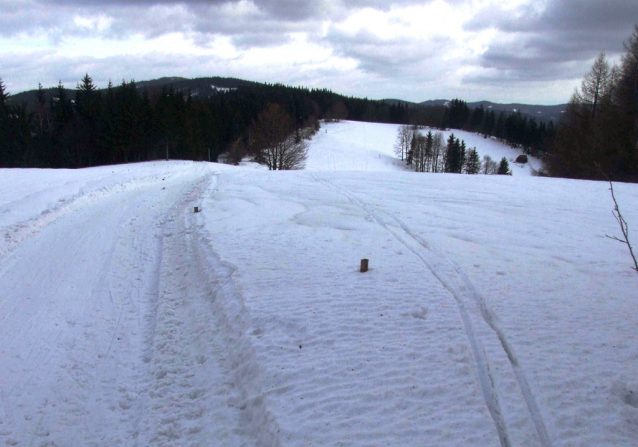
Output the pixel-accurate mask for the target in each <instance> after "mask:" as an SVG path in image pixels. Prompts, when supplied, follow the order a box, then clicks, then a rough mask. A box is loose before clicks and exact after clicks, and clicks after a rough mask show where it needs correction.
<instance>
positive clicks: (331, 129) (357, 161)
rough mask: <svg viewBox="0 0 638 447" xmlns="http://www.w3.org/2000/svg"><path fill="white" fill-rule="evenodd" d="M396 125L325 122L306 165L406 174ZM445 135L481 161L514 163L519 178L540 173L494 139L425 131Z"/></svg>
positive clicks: (537, 162) (320, 168)
mask: <svg viewBox="0 0 638 447" xmlns="http://www.w3.org/2000/svg"><path fill="white" fill-rule="evenodd" d="M398 128H399V126H398V125H396V124H376V123H362V122H357V121H341V122H338V123H323V124H322V127H321V130H320V131H319V133H318V134H317V135H315V137H314V138H313V141H312V143H311V146H312V147H311V150H310V154H309V157H308V161H307V163H306V169H307V170H311V171H374V172H396V171H397V170H399V171H406V170H408V168H407V167H406V165H405V163H404V162H402V161H401V160H399V159H397V156H396V155H395V154H394V149H393V148H394V143H395V141H396V136H397V129H398ZM428 130H432V132H441V133H442V134H443V136H444V138H445V140H446V141H447V139H448V137H449V136H450V134H452V133H453V134H454V136H455V137H456V138H459V139H461V140H464V141H465V144H466V146H467V148H468V149H471V148H473V147H475V148H476V150H477V151H478V153H479V156H480V157H481V159H482V158H483V156H484V155H489V156H490V157H492V159H493V160H496V161H497V162H498V161H500V160H501V158H503V157H505V158H507V159H508V160H509V162H510V170H511V171H512V175H515V176H521V175H523V176H529V175H532V170H531V169H530V167H532V168H534V169H535V170H537V171H538V170H539V169H540V167H541V162H540V160H538V159H536V158H533V157H529V163H528V164H523V165H521V164H515V163H514V160H516V157H517V156H518V155H520V154H521V153H522V152H521V151H520V150H516V149H512V148H511V147H509V146H507V145H505V144H503V143H500V142H498V141H496V140H495V139H492V138H483V137H482V136H480V135H477V134H474V133H471V132H466V131H463V130H457V129H452V130H445V131H439V130H437V129H429V128H426V129H422V130H420V132H421V133H422V134H425V133H427V132H428Z"/></svg>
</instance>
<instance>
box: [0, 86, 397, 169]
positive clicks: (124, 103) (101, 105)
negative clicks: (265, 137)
mask: <svg viewBox="0 0 638 447" xmlns="http://www.w3.org/2000/svg"><path fill="white" fill-rule="evenodd" d="M35 96H36V100H35V104H28V103H21V104H16V103H15V102H14V101H12V100H11V97H10V95H9V93H8V92H7V91H6V88H5V85H4V83H3V82H2V80H1V79H0V167H48V168H83V167H90V166H97V165H104V164H118V163H128V162H133V161H146V160H155V159H162V158H173V159H189V160H211V161H215V160H217V157H218V156H219V155H220V154H221V153H224V152H227V151H230V152H231V154H234V155H235V156H240V155H241V154H245V153H250V152H254V153H255V155H257V152H259V150H261V148H260V147H259V141H260V139H259V138H256V135H255V126H256V124H257V119H258V117H259V115H260V113H262V112H264V111H266V110H267V108H268V107H269V105H271V104H277V105H279V107H280V108H281V111H282V113H284V115H285V116H286V117H289V120H288V119H287V122H288V124H289V125H288V127H289V128H288V129H287V132H289V133H298V132H300V131H301V130H303V129H309V128H316V126H317V121H318V120H319V119H326V120H338V119H345V118H349V117H350V118H351V119H355V120H362V121H363V120H370V121H376V122H391V117H393V116H395V115H397V113H396V110H397V107H396V106H393V105H388V104H385V103H383V102H381V101H371V100H368V99H359V98H352V97H345V96H342V95H338V94H335V93H333V92H331V91H329V90H326V89H314V90H309V89H305V88H296V87H288V86H284V85H280V84H272V85H271V84H255V85H248V86H241V87H240V88H237V89H228V90H224V91H221V92H219V93H217V94H215V95H212V96H210V97H208V98H198V97H197V96H196V95H193V94H192V92H190V91H182V90H177V89H174V88H173V87H172V86H171V85H166V86H163V87H161V88H157V87H151V88H146V87H144V88H139V87H138V86H137V84H136V83H135V81H130V82H126V81H122V83H121V84H120V85H118V86H114V85H112V84H111V83H109V85H108V87H107V88H106V89H103V90H99V89H98V88H97V87H96V86H95V84H94V82H93V80H92V78H91V77H90V76H89V75H88V74H86V75H85V76H84V77H83V78H82V80H81V81H80V82H79V83H78V84H77V86H76V88H75V89H67V88H66V87H65V86H64V85H63V84H62V83H61V82H60V83H59V84H58V86H57V87H56V88H54V89H44V88H43V87H42V85H41V84H40V85H39V86H38V90H37V92H36V95H35Z"/></svg>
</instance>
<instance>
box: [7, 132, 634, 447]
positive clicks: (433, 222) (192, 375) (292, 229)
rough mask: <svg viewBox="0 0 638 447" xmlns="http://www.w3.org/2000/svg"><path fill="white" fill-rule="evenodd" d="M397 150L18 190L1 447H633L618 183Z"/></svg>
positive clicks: (181, 166) (124, 172)
mask: <svg viewBox="0 0 638 447" xmlns="http://www.w3.org/2000/svg"><path fill="white" fill-rule="evenodd" d="M326 130H327V133H326ZM454 133H455V135H457V136H458V137H460V138H461V139H465V140H466V143H467V144H468V147H472V146H474V145H476V146H477V149H478V150H479V153H480V154H481V155H483V154H489V155H491V156H492V157H493V158H497V157H496V156H495V155H496V154H497V153H501V152H498V151H502V153H503V154H507V155H505V156H508V157H514V156H515V151H513V150H511V149H509V148H507V147H505V146H503V145H500V144H499V143H498V142H496V141H493V140H485V139H483V138H481V137H476V136H473V135H471V134H467V135H465V136H464V135H463V133H462V132H458V131H454ZM395 134H396V126H392V125H382V124H368V123H353V122H347V121H346V122H341V123H335V124H329V125H324V126H323V127H322V129H321V130H320V132H319V133H318V134H317V135H316V136H315V137H314V139H313V141H312V144H311V153H310V157H309V160H308V166H307V169H306V170H303V171H294V172H269V171H265V170H263V169H252V168H251V167H250V166H244V167H231V166H225V165H219V164H214V163H203V162H201V163H195V162H176V161H170V162H154V163H139V164H130V165H121V166H106V167H100V168H93V169H86V170H0V234H2V235H3V238H1V239H0V445H37V446H54V445H56V446H62V445H65V446H66V445H87V446H92V445H95V446H102V445H123V446H138V445H139V446H145V445H161V446H184V445H198V446H199V445H215V446H255V445H257V446H304V445H321V446H339V445H353V446H380V445H406V446H407V445H432V446H454V445H458V446H499V445H512V446H519V445H520V446H550V445H551V446H584V445H601V446H602V445H604V446H633V445H636V440H637V439H638V398H637V397H636V396H638V379H637V377H638V335H637V334H636V330H635V328H636V327H638V300H637V298H638V296H637V294H636V290H638V288H637V287H636V286H637V284H638V275H636V273H635V272H633V271H632V270H631V268H630V267H631V263H630V258H629V255H628V252H627V248H626V247H625V246H624V245H622V244H619V243H617V242H615V241H612V240H611V239H609V238H607V237H606V236H605V235H618V233H619V229H618V228H617V223H616V222H615V220H614V218H613V216H612V214H611V209H612V202H611V198H610V196H609V191H608V185H606V184H605V183H601V182H586V181H574V180H565V179H548V178H540V177H532V176H529V175H525V174H527V169H526V168H525V169H524V168H520V169H519V170H515V171H514V175H513V176H511V177H510V176H483V175H477V176H469V175H453V174H425V173H414V172H410V171H407V170H406V169H405V168H404V166H403V165H402V164H401V163H400V161H397V160H396V158H395V157H394V156H393V153H392V144H393V142H394V136H395ZM471 138H476V142H475V143H470V140H471ZM479 143H481V144H482V146H479ZM507 151H510V152H507ZM493 154H494V155H493ZM393 157H394V158H393ZM615 191H616V194H617V197H618V200H619V203H620V207H621V210H622V211H623V214H624V215H625V217H626V219H627V221H628V222H629V225H630V231H633V232H632V233H631V234H632V235H634V234H635V231H634V230H633V227H632V224H634V223H635V222H638V209H636V207H635V204H636V203H638V187H637V186H636V185H630V184H616V185H615ZM194 206H198V207H200V208H201V212H199V213H194V212H193V207H194ZM634 225H635V224H634ZM362 258H367V259H369V260H370V270H369V271H368V272H367V273H364V274H362V273H359V261H360V259H362Z"/></svg>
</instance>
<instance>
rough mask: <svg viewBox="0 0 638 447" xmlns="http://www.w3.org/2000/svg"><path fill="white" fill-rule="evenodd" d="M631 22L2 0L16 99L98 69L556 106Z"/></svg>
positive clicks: (331, 5)
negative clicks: (600, 53) (39, 86)
mask: <svg viewBox="0 0 638 447" xmlns="http://www.w3.org/2000/svg"><path fill="white" fill-rule="evenodd" d="M635 22H638V1H637V0H395V1H385V0H183V1H176V0H137V1H136V0H84V1H82V0H0V78H2V79H3V81H4V83H5V85H6V86H7V89H8V91H9V92H12V93H17V92H20V91H23V90H29V89H33V88H36V87H37V85H38V82H41V83H42V84H43V85H44V86H45V87H50V86H54V85H57V83H58V80H61V81H62V82H63V83H64V84H65V85H66V86H67V87H74V86H75V84H76V83H77V82H78V80H79V79H80V78H81V77H82V76H83V75H84V73H86V72H88V73H89V75H91V76H92V77H93V79H94V80H95V81H96V83H97V84H98V86H100V87H103V86H106V84H107V83H108V81H109V79H111V80H113V82H114V83H119V82H121V80H122V79H126V80H130V79H135V80H138V81H141V80H147V79H154V78H158V77H163V76H183V77H188V78H194V77H203V76H232V77H238V78H242V79H248V80H253V81H259V82H281V83H284V84H289V85H303V86H307V87H321V88H323V87H326V88H329V89H331V90H333V91H335V92H338V93H343V94H347V95H355V96H360V97H368V98H373V99H381V98H400V99H405V100H410V101H424V100H427V99H437V98H447V99H450V98H462V99H465V100H468V101H474V100H481V99H488V100H492V101H497V102H526V103H536V104H556V103H562V102H567V100H568V99H569V96H570V95H571V93H572V91H573V89H574V87H576V86H577V85H579V83H580V79H581V78H582V76H583V75H584V74H585V73H586V72H587V71H588V70H589V68H590V67H591V64H592V62H593V59H594V58H595V57H596V56H597V55H598V53H599V52H601V51H605V52H606V53H607V55H608V57H609V58H610V59H611V60H617V59H618V57H619V55H620V54H621V53H622V51H623V41H624V40H625V39H627V38H628V37H629V36H630V35H631V34H632V32H633V29H634V24H635Z"/></svg>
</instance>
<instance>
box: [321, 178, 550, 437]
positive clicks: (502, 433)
mask: <svg viewBox="0 0 638 447" xmlns="http://www.w3.org/2000/svg"><path fill="white" fill-rule="evenodd" d="M311 178H312V179H313V180H315V181H316V182H318V183H322V184H324V185H326V186H328V187H330V188H332V189H335V190H337V191H338V192H339V193H340V194H342V195H343V196H344V197H345V198H346V199H347V200H348V201H349V202H351V203H353V204H354V205H356V206H358V207H359V208H361V209H362V210H363V211H364V212H365V213H366V214H367V215H368V216H370V218H371V219H373V220H374V221H375V222H376V223H377V224H378V225H380V226H381V227H383V228H384V229H385V230H386V231H388V232H389V233H390V234H392V236H394V238H396V239H397V240H398V241H399V242H400V243H401V244H403V245H404V246H405V247H406V248H407V249H408V250H410V251H411V252H412V253H413V254H414V255H416V256H417V257H418V258H419V259H420V260H421V261H422V262H423V264H424V265H425V266H426V267H427V268H428V270H429V271H430V272H431V273H432V274H433V275H434V277H435V278H436V279H437V280H438V281H439V282H440V283H441V284H442V285H443V287H445V289H446V290H448V291H449V292H450V294H451V295H452V296H453V297H454V299H455V300H456V303H457V305H458V309H459V313H460V315H461V319H462V321H463V325H464V326H465V331H466V333H467V336H468V340H469V342H470V345H471V347H472V351H473V354H474V358H475V361H476V365H477V372H478V376H479V381H480V384H481V391H482V393H483V397H484V398H485V403H486V405H487V408H488V410H489V412H490V415H491V416H492V419H493V420H494V425H495V428H496V431H497V433H498V436H499V439H500V442H501V446H503V447H505V446H511V445H513V444H512V440H511V437H510V435H509V433H508V429H507V424H506V421H505V418H504V414H503V411H502V409H501V404H500V401H499V395H498V392H497V390H496V387H495V384H494V378H493V375H492V373H491V371H490V364H489V361H488V358H487V355H486V353H485V348H484V347H483V343H482V342H481V339H480V337H479V336H478V334H477V333H476V331H475V329H474V325H473V324H472V320H471V317H470V314H469V312H468V310H467V305H466V300H467V297H466V295H470V297H471V298H472V300H473V301H474V302H475V303H476V304H477V305H478V306H479V308H480V314H481V317H482V319H483V321H484V322H485V323H487V325H488V326H489V327H490V328H491V329H492V331H493V332H494V333H495V334H496V336H497V337H498V340H499V342H500V344H501V346H502V348H503V350H504V351H505V354H506V355H507V358H508V360H509V363H510V365H511V367H512V370H513V372H514V376H515V378H516V381H517V383H518V385H519V387H520V390H521V392H522V395H523V398H524V400H525V404H526V406H527V408H528V410H529V413H530V416H531V419H532V422H533V424H534V427H535V429H536V433H537V436H538V440H539V442H540V445H541V446H542V447H552V443H551V440H550V437H549V435H548V433H547V429H546V427H545V423H544V421H543V418H542V415H541V413H540V411H539V409H538V405H537V403H536V399H535V397H534V395H533V393H532V391H531V389H530V387H529V383H528V381H527V377H526V375H525V372H524V370H523V368H522V367H521V365H520V363H519V361H518V357H517V356H516V355H515V353H514V350H513V347H512V346H511V345H510V343H509V342H508V341H507V338H506V336H505V333H504V332H503V330H502V329H501V328H500V327H499V326H498V324H497V322H496V317H495V315H494V314H493V312H492V311H491V310H490V309H489V307H488V306H487V304H486V302H485V299H484V298H483V297H482V296H481V295H480V293H479V292H478V291H477V289H476V287H475V286H474V284H472V282H471V281H470V279H469V278H468V276H467V275H466V274H465V273H464V272H463V271H462V270H461V269H460V268H459V267H458V265H456V264H455V263H454V262H453V261H451V260H449V259H447V258H446V257H445V256H443V255H442V254H441V253H438V252H437V251H436V250H434V249H433V248H432V247H430V246H429V244H427V242H426V241H424V240H423V239H422V238H421V237H419V236H418V235H417V234H415V233H414V232H413V231H411V230H410V229H409V228H408V227H407V226H406V225H405V223H403V222H402V221H401V220H400V219H399V218H397V217H396V216H392V215H387V217H388V218H389V219H390V220H391V221H392V222H393V223H394V225H389V224H388V223H386V219H384V218H383V217H382V216H381V215H379V214H378V213H377V212H375V211H373V210H372V209H370V207H369V206H368V205H367V204H366V203H365V202H364V201H363V200H361V199H359V198H358V197H356V196H355V195H353V194H351V193H349V192H347V191H345V190H344V189H343V188H340V187H338V186H337V185H335V184H333V183H332V182H330V181H329V180H327V179H323V178H320V177H318V176H316V175H311ZM384 216H385V214H384ZM415 245H416V246H415ZM429 254H433V255H434V256H435V259H430V258H432V256H431V255H429ZM443 264H447V265H448V266H449V267H451V268H452V272H453V274H454V275H455V276H457V277H458V278H459V279H460V280H461V282H462V283H463V286H464V287H465V290H466V291H467V292H466V293H463V291H462V290H461V288H459V287H458V286H456V285H455V283H454V282H453V281H452V280H450V278H449V277H448V276H447V275H445V274H444V273H443V272H442V271H441V270H443V269H444V267H445V266H444V265H443Z"/></svg>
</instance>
